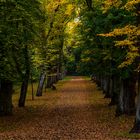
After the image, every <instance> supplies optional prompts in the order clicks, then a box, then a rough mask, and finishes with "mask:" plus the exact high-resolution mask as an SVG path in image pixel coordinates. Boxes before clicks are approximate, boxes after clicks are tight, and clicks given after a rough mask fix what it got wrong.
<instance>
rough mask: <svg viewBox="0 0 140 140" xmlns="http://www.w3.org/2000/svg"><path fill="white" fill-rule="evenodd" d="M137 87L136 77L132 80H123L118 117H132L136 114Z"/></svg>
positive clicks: (117, 111)
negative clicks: (123, 115) (124, 115)
mask: <svg viewBox="0 0 140 140" xmlns="http://www.w3.org/2000/svg"><path fill="white" fill-rule="evenodd" d="M135 85H136V78H135V76H134V75H133V76H131V78H128V79H122V80H121V89H120V94H119V98H118V105H117V109H116V116H120V115H121V114H127V115H131V114H133V113H134V112H135V97H136V90H135Z"/></svg>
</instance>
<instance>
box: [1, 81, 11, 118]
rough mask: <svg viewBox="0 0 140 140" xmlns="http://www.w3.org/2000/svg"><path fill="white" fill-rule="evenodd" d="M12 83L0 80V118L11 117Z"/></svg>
mask: <svg viewBox="0 0 140 140" xmlns="http://www.w3.org/2000/svg"><path fill="white" fill-rule="evenodd" d="M12 91H13V83H12V82H11V81H9V80H1V83H0V116H6V115H12Z"/></svg>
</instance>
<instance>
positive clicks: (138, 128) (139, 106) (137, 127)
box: [130, 73, 140, 133]
mask: <svg viewBox="0 0 140 140" xmlns="http://www.w3.org/2000/svg"><path fill="white" fill-rule="evenodd" d="M130 133H140V73H139V74H138V95H137V103H136V116H135V122H134V126H133V128H132V129H131V131H130Z"/></svg>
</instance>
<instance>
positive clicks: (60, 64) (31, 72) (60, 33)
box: [0, 0, 75, 115]
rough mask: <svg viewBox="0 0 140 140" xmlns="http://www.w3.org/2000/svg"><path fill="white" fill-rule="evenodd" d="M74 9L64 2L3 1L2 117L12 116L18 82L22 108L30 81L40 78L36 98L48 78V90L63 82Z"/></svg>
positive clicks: (0, 54)
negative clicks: (67, 32)
mask: <svg viewBox="0 0 140 140" xmlns="http://www.w3.org/2000/svg"><path fill="white" fill-rule="evenodd" d="M74 8H75V7H74V6H73V3H72V1H65V0H59V1H58V0H53V1H52V0H2V1H0V115H10V114H12V93H13V85H14V84H15V83H21V92H20V99H19V107H23V106H25V99H26V93H27V88H28V83H29V80H30V79H32V80H37V79H39V84H38V89H37V93H36V95H37V96H41V95H42V89H43V87H44V83H45V79H46V78H47V77H48V83H47V85H46V87H50V86H52V84H53V83H54V82H56V81H57V80H58V79H61V76H62V73H63V72H64V63H65V56H64V52H63V46H64V45H63V44H64V38H65V27H66V24H67V23H68V22H69V21H70V20H71V18H72V17H73V15H74ZM60 73H61V74H60ZM39 75H40V78H38V77H39ZM48 75H49V76H48ZM50 75H51V76H50ZM50 77H51V78H50Z"/></svg>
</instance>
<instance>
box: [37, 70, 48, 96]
mask: <svg viewBox="0 0 140 140" xmlns="http://www.w3.org/2000/svg"><path fill="white" fill-rule="evenodd" d="M45 79H46V73H45V72H42V73H41V75H40V80H39V84H38V88H37V93H36V96H42V92H43V86H44V83H45Z"/></svg>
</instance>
